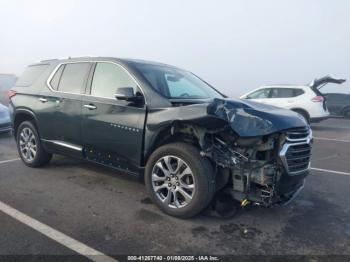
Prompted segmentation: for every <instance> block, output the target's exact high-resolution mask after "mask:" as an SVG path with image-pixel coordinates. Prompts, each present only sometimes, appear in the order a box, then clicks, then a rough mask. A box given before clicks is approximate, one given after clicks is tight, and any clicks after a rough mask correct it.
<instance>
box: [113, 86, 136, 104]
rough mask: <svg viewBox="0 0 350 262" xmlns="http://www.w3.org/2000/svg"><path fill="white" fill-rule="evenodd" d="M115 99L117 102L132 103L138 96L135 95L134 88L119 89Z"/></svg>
mask: <svg viewBox="0 0 350 262" xmlns="http://www.w3.org/2000/svg"><path fill="white" fill-rule="evenodd" d="M114 97H115V98H116V99H117V100H126V101H132V100H135V98H136V97H137V96H136V95H135V94H134V89H133V88H132V87H119V88H118V89H117V91H116V93H115V94H114Z"/></svg>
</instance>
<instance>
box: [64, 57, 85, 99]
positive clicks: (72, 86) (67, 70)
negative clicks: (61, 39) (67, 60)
mask: <svg viewBox="0 0 350 262" xmlns="http://www.w3.org/2000/svg"><path fill="white" fill-rule="evenodd" d="M89 69H90V63H71V64H66V65H65V67H64V69H63V73H62V76H61V80H60V81H59V85H58V91H60V92H66V93H72V94H80V92H81V89H82V87H83V85H84V83H85V81H86V78H87V75H88V73H89Z"/></svg>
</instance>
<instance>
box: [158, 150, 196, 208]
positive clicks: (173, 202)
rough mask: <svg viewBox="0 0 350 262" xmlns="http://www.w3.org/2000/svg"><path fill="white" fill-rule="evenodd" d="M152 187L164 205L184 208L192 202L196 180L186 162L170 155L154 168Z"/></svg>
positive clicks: (159, 161)
mask: <svg viewBox="0 0 350 262" xmlns="http://www.w3.org/2000/svg"><path fill="white" fill-rule="evenodd" d="M152 187H153V190H154V192H155V194H156V196H157V198H158V199H159V200H160V201H161V202H163V203H164V205H167V206H168V207H171V208H182V207H185V206H187V205H188V204H189V203H190V202H191V201H192V198H193V196H194V193H195V179H194V176H193V173H192V170H191V168H190V167H189V166H188V164H187V163H186V162H185V161H184V160H182V159H181V158H179V157H176V156H170V155H168V156H164V157H162V158H160V159H159V160H158V161H157V162H156V164H155V165H154V166H153V170H152Z"/></svg>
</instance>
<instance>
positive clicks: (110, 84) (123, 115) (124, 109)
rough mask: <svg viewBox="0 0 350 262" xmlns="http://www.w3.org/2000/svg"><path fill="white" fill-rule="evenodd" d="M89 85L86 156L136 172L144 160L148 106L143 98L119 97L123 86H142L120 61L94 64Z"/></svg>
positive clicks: (84, 106)
mask: <svg viewBox="0 0 350 262" xmlns="http://www.w3.org/2000/svg"><path fill="white" fill-rule="evenodd" d="M90 82H91V84H90V88H88V89H87V91H86V92H87V94H86V95H85V96H83V99H82V116H83V118H82V142H83V148H84V149H83V152H84V156H85V157H86V158H87V159H89V160H92V161H95V162H98V163H101V164H104V165H108V166H113V167H116V168H120V169H123V170H128V171H130V172H137V168H138V167H139V166H140V163H141V155H142V144H143V132H144V122H145V116H146V107H145V104H144V101H141V102H128V101H124V100H117V99H116V98H115V93H116V91H117V89H118V88H120V87H132V88H133V89H134V92H135V94H136V93H139V94H141V92H140V89H139V87H138V85H137V83H136V82H135V81H134V79H133V78H132V77H131V75H130V74H129V73H128V72H127V71H126V70H125V69H124V68H123V67H121V66H120V65H117V64H115V63H110V62H98V63H96V64H95V69H94V73H93V76H92V79H91V81H90Z"/></svg>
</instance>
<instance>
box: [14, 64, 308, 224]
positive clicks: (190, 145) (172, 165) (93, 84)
mask: <svg viewBox="0 0 350 262" xmlns="http://www.w3.org/2000/svg"><path fill="white" fill-rule="evenodd" d="M11 92H12V93H11V94H10V95H9V97H11V98H10V111H11V116H12V123H13V127H14V133H15V138H16V141H17V148H18V152H19V155H20V157H21V158H22V160H23V162H24V163H25V164H26V165H27V166H29V167H39V166H43V165H45V164H47V163H48V162H49V161H50V159H51V157H52V154H53V153H60V154H65V155H70V156H74V157H81V158H84V159H86V160H88V161H91V162H94V163H98V164H102V165H105V166H108V167H111V168H115V169H118V170H123V171H125V172H127V173H131V174H134V175H141V176H143V178H144V180H145V184H146V187H147V190H148V192H149V194H150V196H151V198H152V199H153V201H154V203H156V204H157V205H158V206H159V207H160V208H161V209H162V210H163V211H164V212H166V213H168V214H170V215H173V216H178V217H190V216H193V215H195V214H197V213H198V212H200V211H201V210H203V209H204V208H205V207H206V206H207V205H208V204H209V203H210V202H211V200H212V198H213V197H214V193H215V192H217V191H219V190H225V192H227V193H228V192H229V193H230V194H231V195H232V197H233V199H235V200H236V201H239V202H240V203H241V205H246V204H247V203H249V202H251V203H255V204H259V205H262V206H271V205H274V204H286V203H288V202H290V201H291V200H292V199H293V198H294V197H295V196H296V195H297V194H298V193H299V192H300V190H301V189H302V188H303V185H304V180H305V177H306V176H307V175H308V172H309V167H310V157H311V140H312V132H311V130H310V128H309V125H308V124H307V123H306V122H305V121H304V119H302V118H301V117H300V116H299V115H298V114H296V113H294V112H292V111H290V110H285V109H282V108H275V107H272V106H269V105H262V104H259V103H255V102H253V101H242V100H231V99H227V98H226V96H225V95H223V94H221V93H220V92H219V91H217V90H216V89H214V88H213V87H211V86H210V85H209V84H207V83H206V82H204V81H203V80H201V79H200V78H198V77H196V76H195V75H194V74H192V73H191V72H188V71H186V70H183V69H180V68H176V67H173V66H170V65H164V64H160V63H155V62H147V61H140V60H130V59H117V58H108V57H104V58H74V59H66V60H47V61H43V62H41V63H37V64H34V65H30V66H28V68H27V70H26V71H25V73H24V74H23V75H22V77H21V78H20V79H19V80H18V81H17V83H16V86H15V87H14V88H13V89H12V90H11Z"/></svg>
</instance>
